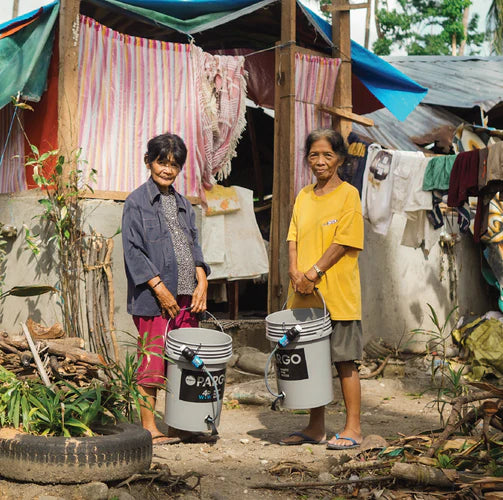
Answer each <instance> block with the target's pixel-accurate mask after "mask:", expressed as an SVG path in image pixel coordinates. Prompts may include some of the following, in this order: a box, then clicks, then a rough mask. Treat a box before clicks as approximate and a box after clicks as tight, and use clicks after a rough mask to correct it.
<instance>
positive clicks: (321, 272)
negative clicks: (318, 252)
mask: <svg viewBox="0 0 503 500" xmlns="http://www.w3.org/2000/svg"><path fill="white" fill-rule="evenodd" d="M313 269H314V270H315V271H316V274H317V275H318V278H322V277H323V275H324V274H325V271H322V270H321V269H320V268H319V267H318V266H317V265H316V264H314V265H313Z"/></svg>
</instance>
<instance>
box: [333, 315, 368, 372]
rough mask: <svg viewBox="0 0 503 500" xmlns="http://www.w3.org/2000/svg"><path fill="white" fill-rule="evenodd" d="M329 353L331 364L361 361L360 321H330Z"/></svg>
mask: <svg viewBox="0 0 503 500" xmlns="http://www.w3.org/2000/svg"><path fill="white" fill-rule="evenodd" d="M330 351H331V354H332V363H338V362H340V361H354V360H357V359H362V356H363V333H362V323H361V321H360V320H351V321H332V335H331V337H330Z"/></svg>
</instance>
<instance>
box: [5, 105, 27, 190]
mask: <svg viewBox="0 0 503 500" xmlns="http://www.w3.org/2000/svg"><path fill="white" fill-rule="evenodd" d="M14 109H15V108H14V107H13V106H12V104H8V105H7V106H4V107H3V108H2V109H0V159H2V158H3V159H2V163H1V164H0V193H15V192H18V191H24V190H26V189H28V188H27V186H26V174H25V167H24V136H23V131H22V130H21V127H20V125H19V122H18V120H17V118H14V119H13V115H14ZM17 113H18V116H19V118H20V119H21V120H22V111H20V110H19V109H18V111H17Z"/></svg>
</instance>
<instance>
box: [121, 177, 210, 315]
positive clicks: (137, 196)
mask: <svg viewBox="0 0 503 500" xmlns="http://www.w3.org/2000/svg"><path fill="white" fill-rule="evenodd" d="M174 194H175V199H176V205H177V207H178V221H179V222H180V227H181V229H182V230H183V232H184V233H185V235H186V236H187V241H188V242H189V245H190V248H191V250H192V256H193V258H194V262H195V265H196V267H202V268H204V270H205V272H206V274H207V275H208V274H209V273H210V268H209V266H208V265H207V264H206V263H205V262H204V258H203V253H202V251H201V247H200V246H199V242H198V237H197V229H196V225H195V218H196V216H195V213H194V210H193V208H192V206H191V204H190V202H189V201H188V200H187V199H186V198H184V197H183V196H182V195H181V194H179V193H177V192H176V191H174ZM122 245H123V248H124V264H125V267H126V276H127V281H128V294H127V311H128V313H129V314H133V315H135V316H159V315H160V314H161V308H160V307H159V304H158V302H157V299H156V297H155V294H154V292H153V291H152V290H151V289H150V287H149V286H148V285H147V281H149V280H150V279H152V278H153V277H155V276H157V275H159V276H160V277H161V279H162V281H163V282H164V284H165V285H166V287H167V288H168V290H169V291H170V292H171V293H172V294H173V296H174V297H176V296H177V287H178V268H177V263H176V256H175V252H174V249H173V242H172V239H171V234H170V231H169V228H168V224H167V221H166V217H165V215H164V213H163V211H162V206H161V193H160V191H159V188H158V187H157V184H156V183H155V182H154V181H153V180H152V178H151V177H150V178H149V179H148V181H147V182H145V183H144V184H142V185H141V186H140V187H139V188H137V189H135V190H134V191H133V192H132V193H131V194H130V195H129V196H128V197H127V199H126V202H125V203H124V211H123V214H122Z"/></svg>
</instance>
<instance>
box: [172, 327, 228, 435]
mask: <svg viewBox="0 0 503 500" xmlns="http://www.w3.org/2000/svg"><path fill="white" fill-rule="evenodd" d="M184 347H189V348H190V349H192V350H193V351H194V352H195V353H196V354H197V355H198V356H199V357H200V358H201V359H202V361H203V362H204V364H205V366H206V369H207V370H208V372H210V374H211V376H212V377H213V379H214V381H215V383H216V386H217V390H218V398H217V396H216V394H215V388H214V385H213V381H212V380H211V377H209V376H208V375H207V374H206V373H205V372H204V371H203V370H201V369H198V368H195V367H194V366H193V365H192V364H191V363H189V361H187V359H186V358H185V357H184V356H183V355H182V351H183V349H184ZM166 356H167V357H168V358H169V359H170V360H172V361H173V362H171V361H170V362H169V363H168V373H167V379H168V388H167V389H168V390H167V392H166V413H165V417H164V420H165V422H166V423H167V424H168V425H170V426H171V427H175V428H177V429H181V430H185V431H191V432H204V431H209V430H213V428H212V425H211V424H210V423H209V422H208V419H207V417H208V416H209V417H210V418H211V419H214V422H213V423H214V425H215V426H218V423H219V421H220V412H221V409H222V399H223V396H224V388H225V371H226V364H227V361H229V359H230V358H231V356H232V338H231V337H230V336H229V335H227V334H226V333H223V332H219V331H217V330H210V329H207V328H180V329H178V330H172V331H170V332H168V335H167V338H166ZM217 399H218V401H217Z"/></svg>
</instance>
